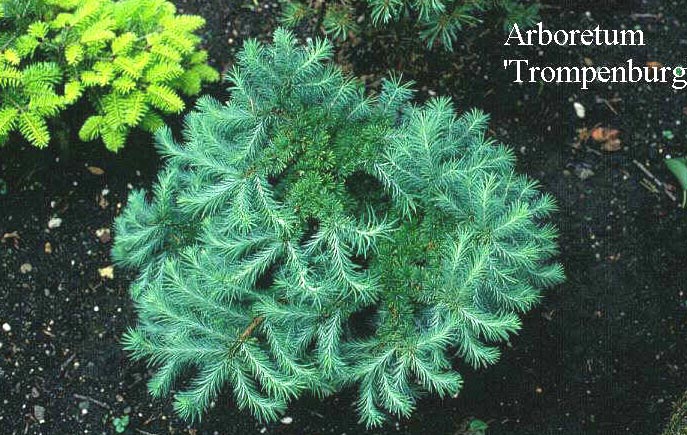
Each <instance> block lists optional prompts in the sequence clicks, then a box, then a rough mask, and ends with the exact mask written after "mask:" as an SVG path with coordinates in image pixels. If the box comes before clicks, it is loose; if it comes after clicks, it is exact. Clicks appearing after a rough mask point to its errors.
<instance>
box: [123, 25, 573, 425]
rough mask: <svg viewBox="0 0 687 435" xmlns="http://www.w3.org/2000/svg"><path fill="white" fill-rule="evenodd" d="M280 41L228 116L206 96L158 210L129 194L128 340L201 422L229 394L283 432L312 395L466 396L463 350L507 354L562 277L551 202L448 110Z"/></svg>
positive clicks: (235, 97)
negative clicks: (351, 389)
mask: <svg viewBox="0 0 687 435" xmlns="http://www.w3.org/2000/svg"><path fill="white" fill-rule="evenodd" d="M331 56H332V48H331V46H330V44H329V43H328V42H326V41H315V42H311V43H309V44H307V45H305V46H299V45H297V44H296V41H295V39H294V37H293V36H292V35H291V34H290V33H289V32H288V31H284V30H281V29H280V30H277V31H276V33H275V35H274V42H273V43H272V44H271V45H263V44H261V43H258V42H256V41H248V42H246V43H245V45H244V47H243V50H242V51H241V52H240V54H239V57H238V62H237V65H236V66H235V68H234V69H233V70H232V71H231V72H230V73H229V74H228V76H227V79H228V81H229V83H230V84H231V87H230V92H231V97H230V98H229V100H228V101H227V102H225V103H222V102H219V101H217V100H215V99H213V98H210V97H202V98H201V99H200V100H199V101H198V104H197V106H196V108H195V110H194V111H193V112H191V113H190V114H189V115H188V116H187V117H186V120H185V129H184V132H183V141H182V142H181V143H179V142H177V141H176V140H175V139H174V138H173V136H172V133H171V131H170V130H169V129H162V130H160V131H159V132H158V134H157V142H158V146H159V150H160V152H161V153H162V155H163V156H164V157H165V159H166V164H165V166H164V168H163V169H162V170H161V172H160V174H159V176H158V180H157V182H156V183H155V186H154V188H153V192H152V195H151V196H150V197H148V196H147V194H146V193H145V192H144V191H135V192H133V193H132V194H131V195H130V197H129V200H128V204H127V205H126V207H125V208H124V210H123V213H122V214H121V215H120V216H119V217H118V218H117V220H116V225H115V232H116V234H115V245H114V248H113V257H114V259H115V260H116V262H117V264H118V265H119V267H128V268H133V269H135V270H137V271H138V272H139V275H138V278H137V279H136V280H135V281H134V282H133V284H132V286H131V295H132V298H133V300H134V301H135V304H136V307H137V311H138V323H137V325H136V326H135V327H133V328H132V329H130V330H129V331H128V332H127V333H126V335H125V337H124V343H125V347H126V348H127V349H128V350H129V351H130V352H131V353H132V355H133V356H134V358H136V359H144V360H147V361H148V362H149V363H150V364H152V365H153V366H155V367H156V370H157V371H156V373H155V375H154V376H153V377H152V379H151V380H150V382H149V389H150V392H151V393H152V394H153V395H154V396H156V397H160V396H164V395H167V394H169V393H170V392H171V391H172V390H175V391H176V393H175V408H176V410H177V412H178V413H179V414H180V415H181V416H182V417H184V418H186V419H191V420H193V419H197V418H199V417H200V416H201V415H202V413H203V412H204V410H206V409H207V408H208V406H209V404H210V403H211V401H213V400H214V399H215V398H216V396H217V395H218V394H219V392H220V391H221V390H223V389H224V388H225V387H228V388H227V389H230V390H231V392H232V393H233V396H234V400H235V403H236V405H237V406H238V407H239V408H241V409H247V410H249V411H250V413H252V414H253V415H254V416H256V417H257V418H259V419H261V420H274V419H275V418H277V416H278V415H279V414H280V413H282V412H283V411H284V410H285V408H286V406H287V403H288V402H289V401H290V400H291V399H293V398H295V397H298V396H299V395H301V394H302V393H304V392H311V393H315V394H329V393H333V392H336V391H337V390H338V389H340V388H341V387H343V386H345V385H355V386H356V387H357V389H358V399H357V401H356V408H357V410H358V413H359V415H360V419H361V421H363V422H364V423H365V424H367V425H368V426H370V425H378V424H380V423H381V422H382V421H383V420H384V417H385V415H386V414H394V415H401V416H408V415H410V414H411V413H412V411H413V409H414V408H415V405H416V401H417V399H418V397H419V396H420V395H421V393H422V392H423V391H428V392H431V393H434V394H438V395H440V396H444V395H452V394H455V393H457V392H458V391H460V389H461V386H462V384H463V379H462V377H461V375H460V374H459V373H458V372H457V371H456V370H455V369H454V368H453V366H452V360H453V358H454V356H455V355H456V354H457V355H459V356H460V357H461V358H463V359H464V360H465V361H466V362H468V363H469V364H470V365H472V366H474V367H480V366H486V365H489V364H493V363H495V362H496V361H497V359H498V358H499V353H500V352H499V348H498V347H497V343H498V342H502V341H504V340H507V339H508V337H509V335H511V334H512V333H515V332H516V331H518V329H519V328H520V326H521V323H520V320H519V317H518V314H519V313H522V312H525V311H527V310H528V309H529V308H530V307H532V306H533V305H534V304H536V303H537V301H538V300H539V297H540V296H539V295H540V290H541V289H543V288H545V287H549V286H551V285H553V284H556V283H558V282H560V281H561V280H562V279H563V273H562V269H561V266H560V265H559V264H557V263H555V262H551V261H550V260H551V258H552V257H553V256H554V255H556V252H557V248H556V242H555V240H556V230H555V228H554V227H553V226H552V225H551V224H547V223H544V220H545V218H546V217H547V216H548V215H549V214H550V213H551V212H552V210H554V208H555V205H554V201H553V200H552V198H551V197H550V196H549V195H546V194H541V193H540V192H539V190H538V187H537V183H536V182H535V181H532V180H531V179H529V178H527V177H526V176H524V175H518V174H516V173H515V170H514V157H513V154H512V152H511V151H510V150H509V149H508V148H506V147H504V146H502V145H499V144H497V143H495V142H494V141H493V140H491V139H489V138H486V137H485V130H486V123H487V116H485V115H484V114H482V113H480V112H478V111H469V112H466V113H464V114H462V115H457V114H456V113H455V111H454V108H453V105H452V103H451V101H450V100H449V99H447V98H435V99H432V100H430V101H429V102H427V103H426V104H423V105H420V106H416V105H412V104H411V97H412V90H411V89H410V87H409V85H408V84H402V83H401V81H400V80H399V79H397V78H393V77H392V78H391V79H388V80H385V81H384V82H383V85H382V89H381V92H380V93H379V95H377V96H371V95H369V94H366V92H365V89H364V87H363V85H362V84H361V83H360V82H359V81H358V80H356V79H353V78H351V77H348V76H346V75H345V74H344V73H342V71H341V69H339V68H338V67H337V66H335V65H332V64H331V63H328V62H327V61H328V60H330V59H331Z"/></svg>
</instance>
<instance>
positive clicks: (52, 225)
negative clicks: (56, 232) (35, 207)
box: [48, 217, 62, 229]
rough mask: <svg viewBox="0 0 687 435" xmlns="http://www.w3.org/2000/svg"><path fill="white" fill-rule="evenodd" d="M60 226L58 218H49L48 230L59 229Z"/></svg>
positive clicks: (60, 222)
mask: <svg viewBox="0 0 687 435" xmlns="http://www.w3.org/2000/svg"><path fill="white" fill-rule="evenodd" d="M60 225H62V219H60V218H58V217H54V218H51V219H50V220H49V221H48V228H50V229H53V228H59V226H60Z"/></svg>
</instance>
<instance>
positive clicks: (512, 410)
mask: <svg viewBox="0 0 687 435" xmlns="http://www.w3.org/2000/svg"><path fill="white" fill-rule="evenodd" d="M177 4H178V6H179V8H180V9H181V10H183V11H184V12H189V13H199V14H201V15H203V16H204V17H206V19H207V20H208V27H207V30H206V33H205V35H204V36H205V37H206V39H207V44H208V48H209V49H210V51H211V57H212V61H213V63H214V64H215V66H217V67H218V68H222V69H224V68H226V67H227V66H228V65H230V62H231V59H232V58H233V53H234V52H235V50H236V47H238V46H239V43H240V41H241V40H242V39H244V38H245V37H247V36H258V35H261V36H260V37H262V38H264V37H265V36H264V35H267V34H268V32H269V30H270V29H273V28H274V27H275V26H276V14H275V11H274V9H275V5H273V4H268V3H260V6H258V7H254V8H242V7H241V6H239V5H236V4H228V3H227V2H224V1H218V0H215V1H207V0H185V1H178V2H177ZM542 16H543V20H544V22H545V24H546V25H547V26H548V27H549V28H552V29H556V28H567V29H584V28H591V27H594V26H595V25H596V23H598V24H600V25H601V26H602V27H605V28H611V29H612V28H616V29H619V28H635V26H639V27H640V28H641V29H642V30H644V31H645V35H646V38H647V45H646V46H644V47H624V48H620V47H616V48H599V47H582V48H581V47H547V48H545V49H540V48H539V47H504V46H503V45H502V44H503V42H504V40H505V38H504V36H503V33H501V32H499V31H485V30H481V29H482V28H480V30H477V31H476V32H478V34H474V33H475V32H471V33H473V34H472V35H470V36H468V37H467V38H466V39H464V40H463V41H462V42H461V44H459V45H461V46H460V47H459V48H458V50H457V52H456V53H453V54H448V53H443V52H440V51H436V52H426V51H424V50H423V49H422V48H421V47H419V46H417V45H416V44H415V43H414V42H413V41H412V40H409V41H407V42H408V43H409V44H410V45H411V46H412V47H414V48H412V49H410V50H405V49H404V50H400V49H399V48H398V47H399V46H398V41H397V38H394V37H390V38H376V39H375V38H370V39H369V40H362V39H361V40H358V41H352V42H349V43H347V45H346V47H345V51H344V52H343V54H341V55H340V56H339V58H340V60H341V61H342V62H344V63H346V64H347V67H348V68H349V69H350V70H352V71H353V72H355V73H356V74H357V75H360V76H363V77H364V78H365V79H366V81H367V82H368V84H369V85H370V86H371V87H375V86H378V84H379V80H378V79H379V77H381V75H383V74H384V73H385V72H386V69H387V67H388V66H392V67H393V68H397V69H399V70H403V71H404V72H405V77H406V78H412V79H414V80H416V82H417V86H418V88H419V89H421V91H420V92H419V93H418V98H420V99H425V98H428V97H429V96H431V95H434V94H435V93H436V94H443V95H450V96H452V97H454V99H455V101H456V104H457V106H458V107H459V108H470V107H479V108H481V109H484V110H485V111H487V112H489V113H491V114H492V123H491V129H492V130H491V132H490V133H491V134H492V135H493V136H494V137H496V138H498V139H499V140H501V141H503V142H505V143H507V144H510V145H512V146H513V147H514V149H515V151H516V155H517V157H518V161H519V168H520V169H521V170H522V171H524V172H526V173H528V174H529V175H531V176H532V177H535V178H537V179H539V180H540V181H541V184H542V186H543V188H544V189H545V190H546V191H548V192H551V193H552V194H553V195H554V196H555V197H556V198H557V199H558V202H559V204H560V212H559V213H558V214H557V215H556V216H555V217H554V220H555V223H556V224H557V225H558V227H559V228H560V232H561V238H560V244H561V262H562V263H563V264H564V266H565V269H566V274H567V277H568V279H567V282H566V283H565V284H563V285H560V286H558V287H556V288H554V289H551V290H549V291H548V292H546V293H545V295H544V297H543V299H542V303H541V305H540V306H539V307H538V308H537V309H535V310H533V311H532V312H530V313H529V314H527V315H526V316H525V319H524V325H523V330H522V332H521V333H520V334H519V335H518V336H516V337H514V338H513V339H512V340H511V341H510V342H509V343H507V344H506V345H504V346H502V347H503V357H502V359H501V361H500V362H499V363H498V364H497V365H495V366H493V367H490V368H488V369H484V370H479V371H474V370H472V369H469V368H467V367H464V368H463V369H462V372H463V375H464V378H465V387H464V389H463V391H462V392H461V394H460V395H459V396H458V397H457V398H451V397H448V398H445V399H443V400H442V399H439V398H435V397H426V398H423V399H422V400H421V401H420V402H419V404H418V408H417V410H416V412H415V413H414V415H413V417H412V419H410V420H405V419H403V420H398V421H397V420H392V421H390V422H389V423H388V425H387V426H385V427H384V428H382V429H378V430H375V431H373V433H389V434H391V433H394V434H396V433H401V434H404V433H405V434H415V433H427V434H450V435H458V434H462V433H466V432H465V431H464V428H465V422H466V421H469V420H470V419H471V418H473V417H474V418H479V419H481V420H483V421H486V422H487V423H488V424H489V431H488V433H489V434H523V435H524V434H549V433H563V434H620V433H628V434H633V435H640V434H647V435H653V434H658V433H660V432H661V430H662V428H663V427H664V426H665V424H666V423H667V421H668V419H669V416H670V413H671V410H672V408H673V406H672V403H673V402H674V401H676V400H678V399H679V398H680V397H681V396H682V393H683V391H684V389H685V388H687V361H686V358H685V355H687V346H685V337H687V335H686V334H687V321H686V319H687V287H686V285H685V283H686V282H687V267H685V258H687V243H686V242H687V213H685V211H684V210H681V209H679V208H678V207H677V204H676V202H674V201H672V200H671V199H670V198H669V197H668V196H667V195H665V194H663V193H662V192H658V193H655V192H651V191H650V190H648V189H647V188H646V187H644V186H643V185H642V184H640V183H643V181H642V179H643V178H646V175H645V174H644V173H643V172H642V171H641V170H640V169H639V168H638V167H637V166H636V164H635V163H634V161H637V162H638V163H641V164H642V165H644V166H645V167H646V168H647V169H648V170H650V171H651V172H652V173H653V174H655V175H656V176H657V177H658V178H659V179H661V180H663V181H666V182H669V183H672V184H677V183H676V181H675V180H674V179H673V178H672V177H671V175H670V174H669V173H668V172H667V171H666V169H665V167H664V165H663V164H662V160H663V158H664V156H665V155H666V154H673V155H678V154H681V153H684V152H685V138H686V133H687V131H686V130H685V121H687V119H686V115H685V113H687V112H685V109H684V108H685V106H687V101H686V99H685V95H686V94H685V91H674V90H672V89H671V88H670V86H669V85H646V84H641V85H640V84H625V85H612V86H598V85H596V86H594V87H593V88H592V89H590V90H588V91H580V90H579V89H578V87H576V86H574V85H562V86H556V85H552V84H546V85H532V84H525V85H518V84H513V83H511V82H512V79H513V74H512V71H506V70H504V69H503V67H502V64H503V60H504V59H505V58H511V59H531V60H532V61H533V62H535V63H536V64H539V65H547V64H549V65H554V66H556V65H578V66H579V65H582V64H584V63H588V64H589V63H590V62H591V63H592V64H604V63H608V64H612V65H619V64H622V63H623V62H625V61H626V60H627V59H628V58H633V59H634V60H635V61H637V62H640V63H641V64H644V63H646V62H649V61H652V62H661V63H665V64H666V65H671V66H672V65H674V64H676V63H679V62H680V61H684V59H682V58H680V57H679V56H680V55H679V53H684V52H685V48H687V28H686V27H685V22H687V8H684V6H683V5H681V2H680V1H659V0H651V1H649V0H647V1H644V2H640V1H625V2H610V1H607V2H603V1H597V2H572V1H568V2H561V3H557V4H548V5H547V6H546V7H545V8H544V10H543V12H542ZM491 27H495V26H491ZM414 44H415V45H414ZM353 60H355V61H353ZM210 92H211V93H213V94H215V95H217V96H218V97H220V98H225V97H226V93H225V92H224V91H223V89H222V86H215V87H213V88H211V89H210ZM574 102H578V103H580V104H582V105H583V106H584V107H585V108H586V117H585V118H584V119H580V118H579V117H577V116H576V114H575V111H574V108H573V103H574ZM597 126H603V127H609V128H615V129H619V130H620V131H621V135H620V138H621V141H622V147H621V148H620V149H619V150H617V151H614V152H607V151H603V150H602V149H601V146H600V144H598V143H595V142H594V141H593V140H587V141H580V140H579V136H580V134H579V129H583V128H585V127H586V128H587V129H588V130H591V129H593V128H594V127H597ZM177 131H178V126H177ZM670 137H672V139H669V138H670ZM101 148H102V147H101V146H100V145H95V144H87V145H82V146H78V147H75V148H74V149H73V150H72V151H71V152H70V154H69V155H64V154H60V153H59V152H58V151H57V150H55V149H49V150H34V149H29V148H27V147H26V146H24V145H20V144H14V145H13V146H10V147H8V148H6V149H3V150H2V151H1V154H0V171H1V172H0V179H2V181H0V237H3V239H2V242H0V324H1V325H2V329H0V355H1V358H0V391H2V392H3V393H4V394H3V395H2V399H1V400H2V405H1V406H0V433H2V434H13V435H14V434H17V435H18V434H51V435H67V434H86V433H89V434H101V433H102V434H111V433H114V426H113V418H116V417H121V416H124V415H128V416H130V422H129V424H128V427H127V431H128V432H127V433H130V434H160V435H161V434H167V433H170V434H251V433H256V434H258V433H278V434H329V433H332V434H344V433H346V434H357V433H362V431H363V428H362V427H361V426H360V425H358V423H357V417H356V415H355V411H354V408H353V406H352V402H353V400H354V392H353V391H344V392H342V393H341V394H339V395H336V396H333V397H330V398H327V399H325V400H323V401H318V400H316V399H313V398H307V397H306V398H303V399H301V400H298V401H296V402H294V403H293V404H292V405H291V406H290V408H289V410H288V412H287V414H286V416H287V417H289V419H285V420H283V421H282V422H277V423H273V424H269V425H264V424H260V423H257V422H255V421H254V420H253V419H252V418H251V417H250V416H249V415H247V414H246V413H242V412H239V411H237V410H236V408H235V406H234V404H233V402H232V400H231V395H230V394H229V392H226V394H223V395H222V396H221V399H220V400H218V401H217V403H216V404H215V405H214V407H213V409H212V410H210V412H208V413H207V415H206V416H205V418H204V420H203V421H202V422H201V423H195V424H192V425H187V424H185V423H183V422H181V421H179V420H178V419H177V418H176V417H175V416H174V413H173V411H172V409H171V403H170V401H169V400H153V399H151V398H150V397H149V396H148V394H147V392H146V388H145V382H146V379H147V378H148V377H149V376H150V371H149V369H148V368H147V367H146V365H145V364H143V363H133V362H131V361H130V360H129V359H128V357H127V355H126V354H125V353H124V352H123V351H122V349H121V346H120V344H119V339H120V337H121V335H122V333H123V332H124V331H125V330H126V328H127V326H128V325H132V324H133V323H134V322H135V313H134V307H133V306H132V303H131V302H130V300H129V297H128V293H127V287H128V284H129V282H130V281H131V279H132V276H131V275H130V274H128V273H126V272H124V271H121V270H119V269H114V271H113V277H112V278H113V279H110V278H108V277H107V275H108V272H109V269H108V267H109V266H110V265H111V260H110V258H109V250H110V248H111V243H112V242H111V241H110V240H108V237H107V232H106V231H105V230H106V229H108V228H110V226H111V224H112V220H113V218H114V217H115V216H116V215H117V213H118V211H119V209H120V207H121V206H122V204H123V203H124V201H125V200H126V196H127V193H128V191H129V190H130V189H131V188H138V187H149V186H150V183H151V182H152V180H153V179H154V176H155V171H156V168H157V166H158V165H159V161H158V159H157V157H156V155H155V152H154V150H153V147H152V146H151V144H150V139H149V138H148V137H146V136H145V135H140V136H138V137H136V138H135V140H134V142H132V143H131V144H130V145H128V147H127V148H126V149H125V150H124V151H123V152H121V153H120V154H119V155H113V154H108V153H107V152H106V151H103V150H102V149H101ZM3 182H4V184H3ZM3 185H6V189H7V192H6V193H1V192H2V191H3ZM678 193H679V192H678ZM56 217H57V218H60V219H61V223H60V225H59V226H56V224H57V221H55V220H53V221H52V223H50V226H52V228H49V222H50V220H51V219H52V218H56ZM3 235H4V236H3ZM48 244H49V245H48ZM458 364H460V363H458ZM39 420H40V421H39Z"/></svg>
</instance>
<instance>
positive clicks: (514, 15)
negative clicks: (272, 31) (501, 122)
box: [281, 0, 539, 51]
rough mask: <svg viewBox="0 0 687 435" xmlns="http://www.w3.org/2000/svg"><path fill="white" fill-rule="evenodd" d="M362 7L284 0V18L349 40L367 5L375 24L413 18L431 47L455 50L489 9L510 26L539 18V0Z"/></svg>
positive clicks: (378, 0) (400, 1)
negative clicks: (529, 0) (313, 23)
mask: <svg viewBox="0 0 687 435" xmlns="http://www.w3.org/2000/svg"><path fill="white" fill-rule="evenodd" d="M358 6H359V5H358V3H357V2H350V1H347V0H337V1H336V2H324V1H322V2H308V1H303V0H284V2H283V12H282V17H281V20H282V22H283V23H284V24H285V25H288V26H297V25H299V24H300V23H302V22H306V21H309V20H314V21H316V22H317V25H318V27H321V28H322V30H323V31H324V33H326V34H327V35H328V36H329V37H331V38H335V39H346V38H347V36H348V35H349V34H357V33H359V32H360V22H359V19H358V15H363V12H362V11H361V10H360V9H361V8H363V9H364V10H365V13H366V14H368V15H369V16H370V17H371V21H372V24H373V25H374V26H386V25H389V24H390V23H392V22H395V21H401V20H412V21H414V22H415V23H416V25H417V27H418V28H419V35H420V37H421V38H422V39H423V40H424V41H425V42H426V44H427V45H428V46H429V47H431V46H433V45H435V44H440V45H442V46H443V47H444V48H445V49H446V50H449V51H452V50H453V43H454V42H455V41H456V39H457V38H458V35H459V33H460V31H461V30H463V29H464V28H465V27H469V26H474V25H476V24H479V23H480V22H481V17H482V16H483V15H484V14H485V13H486V12H489V11H496V12H497V13H499V14H500V15H502V16H503V25H504V28H506V29H510V27H511V26H512V25H513V24H514V23H518V24H519V25H520V26H522V27H527V26H530V25H532V24H534V23H535V22H536V20H537V19H538V17H539V4H538V3H537V2H532V3H529V4H526V3H524V2H522V1H521V0H365V1H364V2H362V3H361V5H360V8H359V7H358ZM363 22H364V20H363Z"/></svg>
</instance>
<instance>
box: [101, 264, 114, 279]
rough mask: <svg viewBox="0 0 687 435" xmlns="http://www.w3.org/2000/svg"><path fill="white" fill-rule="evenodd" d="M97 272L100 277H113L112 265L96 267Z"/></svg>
mask: <svg viewBox="0 0 687 435" xmlns="http://www.w3.org/2000/svg"><path fill="white" fill-rule="evenodd" d="M98 274H99V275H100V277H101V278H105V279H114V267H112V266H106V267H101V268H100V269H98Z"/></svg>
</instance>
